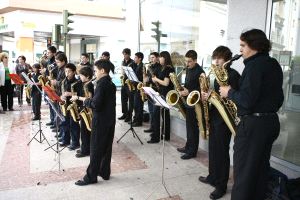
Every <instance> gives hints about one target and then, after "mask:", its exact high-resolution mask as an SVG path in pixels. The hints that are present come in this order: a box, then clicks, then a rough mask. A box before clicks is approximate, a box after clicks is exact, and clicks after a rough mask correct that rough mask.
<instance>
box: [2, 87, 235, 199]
mask: <svg viewBox="0 0 300 200" xmlns="http://www.w3.org/2000/svg"><path fill="white" fill-rule="evenodd" d="M119 98H120V97H119V93H118V98H117V116H118V115H120V113H121V112H120V109H121V108H120V105H119V103H120V99H119ZM15 105H16V103H15ZM15 109H16V110H17V111H13V112H7V113H6V114H5V115H0V162H1V163H0V199H1V200H2V199H5V200H12V199H22V200H24V199H38V200H41V199H72V200H73V199H89V200H90V199H101V200H144V199H151V200H152V199H153V200H156V199H175V200H194V199H195V200H196V199H197V200H207V199H209V194H210V192H212V191H213V190H214V188H213V187H211V186H209V185H206V184H202V183H200V182H199V181H198V177H199V176H200V175H203V176H205V175H207V173H208V172H207V162H208V158H207V153H206V152H203V151H199V153H198V156H197V157H196V158H195V159H191V160H181V159H180V153H179V152H177V150H176V148H177V147H179V146H182V145H183V144H184V140H183V139H182V138H179V137H177V136H174V135H171V141H170V142H166V143H165V150H164V152H165V164H164V180H165V184H166V187H167V189H168V191H169V193H170V194H171V195H172V196H173V198H168V194H167V192H166V191H165V189H164V187H163V185H162V142H161V143H159V144H147V142H146V141H147V140H148V139H149V134H148V133H144V132H143V130H144V129H146V128H148V125H147V124H145V125H144V127H138V128H135V130H136V132H137V134H138V136H139V137H140V138H141V140H142V141H143V143H144V145H141V144H140V143H139V141H138V140H137V139H136V138H134V137H133V136H132V134H131V133H128V134H127V135H126V136H125V137H124V138H123V139H122V140H121V141H120V142H119V143H116V140H117V139H118V138H120V137H121V136H122V134H123V133H124V132H126V131H127V129H128V128H129V125H128V124H127V123H124V122H123V121H122V122H121V121H117V124H116V132H115V141H114V144H113V156H112V175H111V179H110V180H109V181H104V180H102V179H100V177H98V183H97V184H93V185H90V186H84V187H79V186H76V185H74V182H75V181H77V180H78V179H80V178H82V177H83V175H84V174H85V170H86V167H87V165H88V163H89V157H84V158H76V157H75V152H74V151H69V149H67V148H66V149H64V150H63V151H62V152H61V156H60V158H61V165H60V166H61V168H62V169H63V170H61V171H60V172H59V170H58V159H57V155H56V154H55V153H54V151H52V150H47V151H44V149H45V148H47V147H48V145H47V143H46V141H44V142H43V143H42V144H40V143H38V142H37V141H35V140H34V141H32V142H31V144H30V145H29V146H27V143H28V142H29V140H30V138H31V137H32V136H33V135H34V134H35V133H36V131H37V130H38V122H34V123H32V122H31V108H30V107H28V106H23V108H22V109H23V110H22V111H21V110H20V108H17V106H15ZM48 121H49V109H48V108H47V106H46V105H43V106H42V127H43V128H42V130H43V133H44V134H45V136H46V138H47V139H48V140H49V142H50V143H51V144H54V143H55V142H56V139H55V137H54V135H55V134H54V133H52V132H50V129H49V128H48V127H46V126H45V123H47V122H48ZM220 167H221V166H220ZM231 185H232V181H231V180H230V183H229V186H228V190H227V194H226V195H225V196H224V197H223V198H222V199H230V190H231Z"/></svg>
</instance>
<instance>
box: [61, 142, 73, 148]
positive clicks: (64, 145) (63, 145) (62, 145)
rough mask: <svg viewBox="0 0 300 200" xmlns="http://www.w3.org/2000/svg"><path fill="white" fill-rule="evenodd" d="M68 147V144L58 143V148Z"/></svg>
mask: <svg viewBox="0 0 300 200" xmlns="http://www.w3.org/2000/svg"><path fill="white" fill-rule="evenodd" d="M68 145H70V144H68V143H63V142H60V143H59V146H60V147H66V146H68Z"/></svg>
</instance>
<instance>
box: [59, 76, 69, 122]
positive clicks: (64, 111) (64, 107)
mask: <svg viewBox="0 0 300 200" xmlns="http://www.w3.org/2000/svg"><path fill="white" fill-rule="evenodd" d="M65 81H66V78H65V79H64V80H63V81H62V85H61V93H62V94H63V93H64V92H65ZM59 106H60V109H61V112H62V114H63V116H67V103H66V101H62V102H59Z"/></svg>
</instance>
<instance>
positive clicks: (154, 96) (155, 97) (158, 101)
mask: <svg viewBox="0 0 300 200" xmlns="http://www.w3.org/2000/svg"><path fill="white" fill-rule="evenodd" d="M142 89H143V90H144V91H145V93H146V94H147V95H148V97H150V98H151V100H152V101H153V104H154V105H155V106H159V107H160V116H161V114H162V110H163V111H164V130H163V133H162V131H161V129H160V136H159V138H161V135H162V136H163V140H162V141H163V142H162V146H163V149H162V173H161V181H162V182H161V183H162V185H163V186H164V189H165V191H166V192H167V194H168V195H169V197H170V198H171V195H170V193H169V191H168V189H167V187H166V183H165V179H164V171H165V132H166V124H165V123H166V110H169V109H170V106H169V105H168V104H167V102H166V101H165V100H164V99H163V98H162V97H161V96H160V95H159V93H158V92H156V91H155V90H153V89H152V88H151V87H142ZM160 116H159V117H160Z"/></svg>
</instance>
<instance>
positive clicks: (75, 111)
mask: <svg viewBox="0 0 300 200" xmlns="http://www.w3.org/2000/svg"><path fill="white" fill-rule="evenodd" d="M77 83H78V81H77V82H75V83H72V85H71V93H72V95H75V94H76V92H75V85H76V84H77ZM67 110H68V111H70V114H71V116H72V118H73V121H74V122H79V120H80V116H79V112H78V106H77V103H76V101H73V102H72V103H71V104H70V105H69V106H68V107H67Z"/></svg>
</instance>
